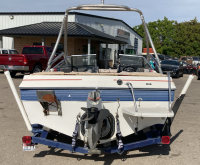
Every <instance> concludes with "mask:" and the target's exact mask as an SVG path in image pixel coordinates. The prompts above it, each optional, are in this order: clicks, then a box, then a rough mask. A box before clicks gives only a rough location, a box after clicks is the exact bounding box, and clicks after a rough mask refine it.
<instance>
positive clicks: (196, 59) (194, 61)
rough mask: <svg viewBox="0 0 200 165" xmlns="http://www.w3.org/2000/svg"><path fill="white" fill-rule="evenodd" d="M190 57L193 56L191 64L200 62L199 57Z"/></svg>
mask: <svg viewBox="0 0 200 165" xmlns="http://www.w3.org/2000/svg"><path fill="white" fill-rule="evenodd" d="M192 58H193V62H192V64H193V65H197V64H200V58H199V57H192Z"/></svg>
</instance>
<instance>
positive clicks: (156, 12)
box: [0, 0, 200, 27]
mask: <svg viewBox="0 0 200 165" xmlns="http://www.w3.org/2000/svg"><path fill="white" fill-rule="evenodd" d="M0 2H1V8H0V12H64V11H66V9H67V8H69V7H73V6H77V5H81V4H100V3H101V0H56V1H54V0H34V1H30V0H0ZM104 3H105V4H118V5H126V6H128V7H131V8H137V9H139V10H141V11H142V12H143V15H144V18H145V21H146V22H147V23H148V22H152V21H157V20H158V19H160V20H162V19H164V17H167V18H168V19H169V20H176V21H178V22H184V21H190V20H192V19H194V18H195V17H197V19H198V20H200V12H199V8H200V0H104ZM77 12H83V13H89V14H94V15H100V16H105V17H111V18H116V19H121V20H123V21H124V22H126V23H127V24H129V25H130V26H131V27H133V26H136V25H139V24H141V19H140V16H139V14H138V13H135V12H124V11H123V12H116V11H115V12H110V11H109V12H105V11H103V12H102V11H86V10H84V11H83V10H80V11H77Z"/></svg>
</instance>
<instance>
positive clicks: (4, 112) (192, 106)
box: [0, 72, 200, 165]
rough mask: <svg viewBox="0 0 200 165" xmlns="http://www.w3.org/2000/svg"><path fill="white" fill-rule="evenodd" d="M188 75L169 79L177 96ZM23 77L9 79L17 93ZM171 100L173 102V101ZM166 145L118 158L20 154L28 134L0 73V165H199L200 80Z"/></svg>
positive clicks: (47, 150) (48, 151) (53, 151)
mask: <svg viewBox="0 0 200 165" xmlns="http://www.w3.org/2000/svg"><path fill="white" fill-rule="evenodd" d="M187 78H188V75H184V76H183V77H181V78H179V79H175V78H174V79H173V80H174V82H175V85H176V87H177V90H176V93H175V96H176V97H178V95H179V94H180V92H181V90H182V88H183V86H184V84H185V82H186V80H187ZM22 79H23V75H20V74H18V75H17V76H16V78H14V79H13V81H14V84H15V86H16V88H17V90H18V93H19V88H18V86H19V84H20V83H21V81H22ZM176 97H175V98H176ZM171 133H172V138H171V144H170V145H163V146H158V145H152V146H147V147H142V148H139V149H135V150H131V151H129V152H124V153H123V154H122V155H118V154H112V155H109V154H106V155H100V156H99V155H92V156H90V155H82V154H77V153H76V154H71V153H70V152H69V151H65V150H61V149H57V148H51V147H48V146H44V145H38V146H36V150H35V151H34V152H31V151H30V152H24V151H22V142H21V139H22V136H25V135H32V134H31V133H30V132H28V130H27V128H26V125H25V123H24V121H23V118H22V116H21V114H20V111H19V109H18V106H17V103H16V101H15V99H14V97H13V94H12V92H11V89H10V87H9V84H8V82H7V79H6V77H5V76H4V74H3V72H0V164H1V165H29V164H30V165H51V164H53V165H61V164H70V165H73V164H75V165H76V164H77V165H83V164H87V165H90V164H91V165H92V164H96V165H102V164H104V165H110V164H113V165H115V164H120V165H122V164H126V165H128V164H131V165H132V164H135V165H138V164H140V165H143V164H148V165H160V164H162V165H169V164H170V165H177V164H181V165H190V164H191V165H199V164H200V80H197V78H196V76H195V78H194V79H193V81H192V83H191V85H190V87H189V90H188V91H187V94H186V97H185V98H184V100H183V103H182V104H181V106H180V109H179V111H178V113H177V115H176V118H175V120H174V122H173V124H172V127H171Z"/></svg>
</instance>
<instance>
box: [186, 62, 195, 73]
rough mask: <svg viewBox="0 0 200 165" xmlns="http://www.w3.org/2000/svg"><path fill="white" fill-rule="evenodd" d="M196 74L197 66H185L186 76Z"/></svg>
mask: <svg viewBox="0 0 200 165" xmlns="http://www.w3.org/2000/svg"><path fill="white" fill-rule="evenodd" d="M196 72H197V66H196V65H193V64H191V65H190V64H189V65H187V66H186V73H187V74H196Z"/></svg>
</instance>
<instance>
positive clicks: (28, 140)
mask: <svg viewBox="0 0 200 165" xmlns="http://www.w3.org/2000/svg"><path fill="white" fill-rule="evenodd" d="M31 140H32V139H31V136H23V137H22V142H23V143H24V144H31Z"/></svg>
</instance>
